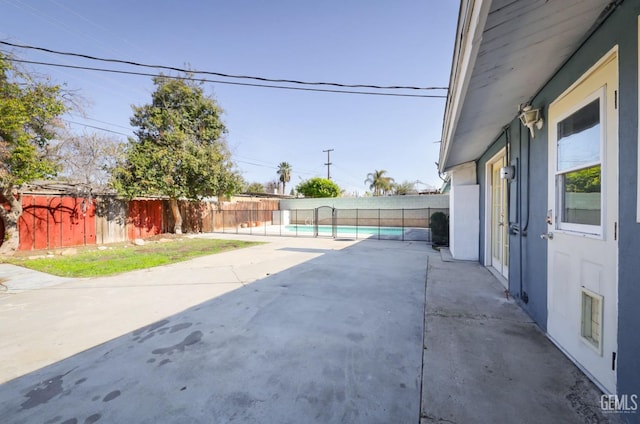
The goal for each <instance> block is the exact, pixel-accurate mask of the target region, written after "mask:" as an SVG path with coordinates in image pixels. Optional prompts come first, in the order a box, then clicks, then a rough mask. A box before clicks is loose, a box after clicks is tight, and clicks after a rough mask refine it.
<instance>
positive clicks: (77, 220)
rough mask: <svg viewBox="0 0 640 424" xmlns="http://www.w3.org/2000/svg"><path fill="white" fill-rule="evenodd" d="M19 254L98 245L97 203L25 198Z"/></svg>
mask: <svg viewBox="0 0 640 424" xmlns="http://www.w3.org/2000/svg"><path fill="white" fill-rule="evenodd" d="M22 208H23V212H22V216H21V217H20V219H19V220H18V232H19V234H20V245H19V246H18V250H38V249H55V248H59V247H67V246H78V245H87V244H95V243H96V221H95V220H96V208H95V202H94V201H92V200H90V199H86V198H81V197H69V196H56V195H37V196H32V195H23V196H22Z"/></svg>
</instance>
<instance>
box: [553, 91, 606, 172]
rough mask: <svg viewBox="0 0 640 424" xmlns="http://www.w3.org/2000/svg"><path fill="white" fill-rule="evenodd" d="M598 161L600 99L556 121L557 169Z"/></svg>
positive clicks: (576, 166) (561, 169)
mask: <svg viewBox="0 0 640 424" xmlns="http://www.w3.org/2000/svg"><path fill="white" fill-rule="evenodd" d="M599 161H600V99H599V98H598V99H596V100H594V101H593V102H591V103H589V104H588V105H586V106H584V107H583V108H581V109H580V110H578V111H577V112H575V113H574V114H572V115H571V116H569V117H567V118H565V119H564V120H562V121H560V122H559V123H558V171H564V170H567V169H575V168H578V167H580V166H584V165H587V164H592V163H594V162H599Z"/></svg>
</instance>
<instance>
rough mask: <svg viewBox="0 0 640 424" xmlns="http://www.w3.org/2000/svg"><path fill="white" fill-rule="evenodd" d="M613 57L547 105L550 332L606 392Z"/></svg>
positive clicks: (610, 327)
mask: <svg viewBox="0 0 640 424" xmlns="http://www.w3.org/2000/svg"><path fill="white" fill-rule="evenodd" d="M617 90H618V57H617V50H614V51H612V52H611V53H609V54H608V55H607V56H606V57H605V58H603V59H602V60H601V61H599V62H598V63H597V64H596V65H595V66H594V67H593V68H592V69H591V70H590V71H589V72H587V74H585V75H584V76H583V77H582V78H581V79H580V80H579V81H578V82H577V83H576V84H574V85H573V86H572V87H571V88H570V89H569V90H568V91H567V92H565V93H564V94H563V95H562V96H560V97H559V98H558V99H557V100H556V101H554V102H553V103H552V104H551V105H550V107H549V121H550V122H549V190H548V193H549V198H548V216H547V223H548V231H549V232H548V233H547V234H544V235H543V238H546V239H547V240H548V242H547V243H548V244H547V245H548V258H547V259H548V268H547V278H548V279H547V281H548V297H547V308H548V317H547V319H548V320H547V331H548V334H549V336H550V337H551V338H552V340H553V341H554V342H555V343H556V344H557V345H558V346H559V347H560V348H561V349H562V350H564V351H565V352H566V353H567V354H568V355H569V356H570V357H571V358H572V359H573V360H574V361H575V362H576V363H577V364H578V365H579V366H580V367H581V368H582V369H583V370H584V371H585V372H586V373H587V374H589V375H590V377H591V378H592V379H593V380H594V381H595V382H596V383H597V384H598V385H599V386H600V387H601V388H602V389H603V390H605V391H606V392H609V393H615V390H616V371H615V367H616V351H617V332H618V331H617V327H618V326H617V324H618V309H617V305H618V283H617V276H618V271H617V267H618V242H617V231H618V230H617V221H618V166H617V165H618V111H617Z"/></svg>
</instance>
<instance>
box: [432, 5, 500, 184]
mask: <svg viewBox="0 0 640 424" xmlns="http://www.w3.org/2000/svg"><path fill="white" fill-rule="evenodd" d="M491 1H492V0H462V1H461V3H460V14H459V18H458V29H457V31H456V43H455V48H454V53H453V61H452V64H451V75H450V77H449V81H450V86H449V92H448V94H447V103H446V107H445V114H444V120H443V125H442V144H441V145H440V159H439V161H438V170H439V171H440V173H444V172H446V171H447V169H448V168H450V165H449V164H448V163H447V161H448V158H449V152H450V150H451V143H452V139H453V135H454V134H455V129H456V126H457V125H458V119H459V116H460V110H461V108H462V105H463V104H464V99H465V96H466V93H467V88H468V86H469V80H470V78H471V74H472V72H473V68H474V65H475V61H476V58H477V57H478V50H479V48H480V44H481V41H482V34H483V32H484V27H485V24H486V22H487V17H488V16H489V11H490V9H491Z"/></svg>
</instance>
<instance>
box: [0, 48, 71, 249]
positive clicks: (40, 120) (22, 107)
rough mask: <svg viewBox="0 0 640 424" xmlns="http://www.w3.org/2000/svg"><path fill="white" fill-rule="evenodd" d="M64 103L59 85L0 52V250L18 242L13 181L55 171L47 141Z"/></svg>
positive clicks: (16, 192) (18, 196) (19, 208)
mask: <svg viewBox="0 0 640 424" xmlns="http://www.w3.org/2000/svg"><path fill="white" fill-rule="evenodd" d="M66 109H67V106H66V103H65V100H64V98H63V93H62V91H61V89H60V87H59V86H57V85H53V84H50V83H48V82H46V81H38V80H36V79H35V78H34V77H33V76H32V75H30V74H28V73H26V72H23V71H21V70H19V69H17V68H16V67H15V66H14V65H13V63H12V61H11V58H9V57H7V56H6V55H4V54H2V53H0V193H1V194H2V196H3V197H4V199H5V201H6V202H7V204H8V206H9V209H5V208H4V207H0V218H2V223H3V225H4V230H5V239H4V242H3V243H2V247H0V253H2V254H8V253H12V252H14V251H15V250H16V249H17V248H18V243H19V236H18V225H17V224H18V219H19V218H20V216H21V215H22V199H21V194H20V191H19V187H20V186H21V185H22V184H24V183H27V182H30V181H33V180H37V179H42V178H47V177H51V176H53V175H55V174H56V171H57V164H56V163H55V161H54V160H53V159H52V158H51V156H50V154H49V144H50V141H51V140H52V139H53V138H54V137H55V131H56V128H57V127H60V120H59V117H60V115H62V114H63V113H64V112H65V111H66Z"/></svg>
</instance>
